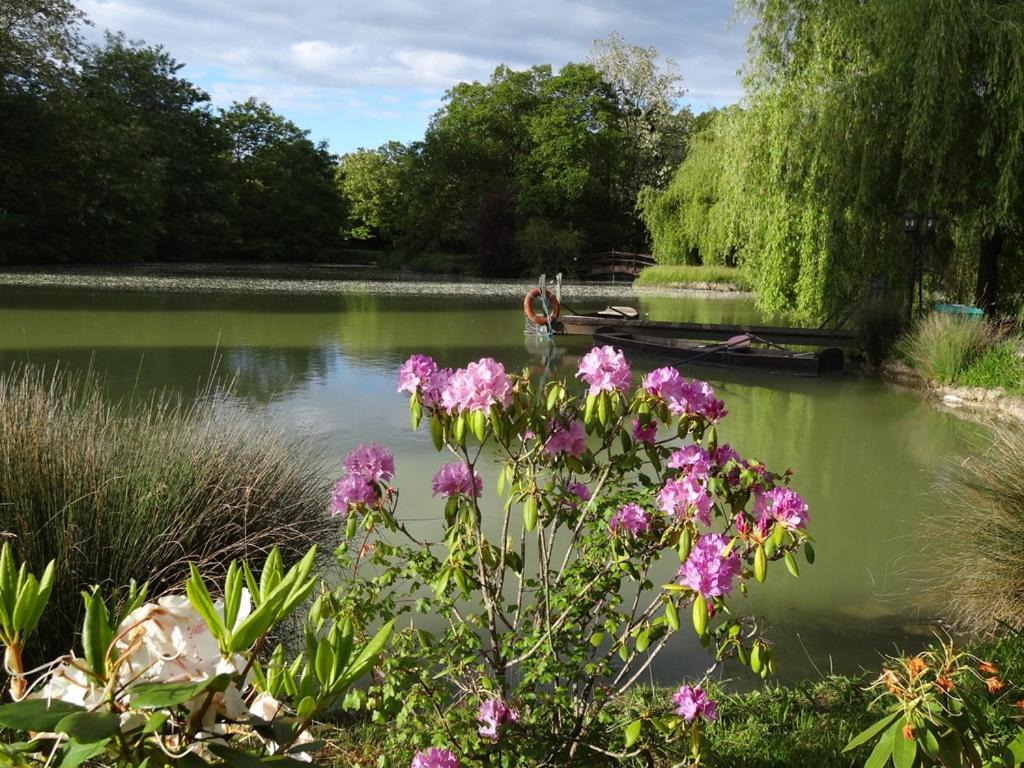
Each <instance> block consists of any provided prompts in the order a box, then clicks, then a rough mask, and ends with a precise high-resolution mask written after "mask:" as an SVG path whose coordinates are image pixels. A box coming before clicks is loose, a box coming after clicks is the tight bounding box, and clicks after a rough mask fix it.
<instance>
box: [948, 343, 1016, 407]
mask: <svg viewBox="0 0 1024 768" xmlns="http://www.w3.org/2000/svg"><path fill="white" fill-rule="evenodd" d="M1019 343H1020V341H1019V340H1018V339H1010V340H1008V341H1004V342H1002V343H1001V344H997V345H996V346H994V347H992V348H991V349H989V350H988V351H987V352H985V354H983V355H982V356H981V357H979V358H978V359H977V360H975V361H974V362H973V363H971V364H970V365H969V366H968V367H967V370H965V371H964V372H963V375H962V376H960V380H959V382H958V383H959V384H963V385H965V386H968V387H986V388H993V387H1002V388H1003V389H1005V390H1006V391H1007V392H1009V393H1010V394H1021V393H1024V358H1022V357H1021V356H1020V352H1019V351H1018V344H1019Z"/></svg>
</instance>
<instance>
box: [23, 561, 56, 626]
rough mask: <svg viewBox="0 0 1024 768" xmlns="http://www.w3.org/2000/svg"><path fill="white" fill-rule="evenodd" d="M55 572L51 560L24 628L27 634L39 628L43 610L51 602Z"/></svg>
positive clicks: (44, 572)
mask: <svg viewBox="0 0 1024 768" xmlns="http://www.w3.org/2000/svg"><path fill="white" fill-rule="evenodd" d="M54 572H55V566H54V561H53V560H51V561H50V562H49V563H47V565H46V568H45V570H43V575H42V577H41V578H40V579H39V584H38V588H37V592H36V599H35V602H34V604H33V610H32V612H31V613H30V614H29V616H28V617H27V619H26V620H25V626H24V627H22V629H23V630H24V631H25V632H31V631H32V630H34V629H35V628H36V627H37V626H39V619H41V618H42V616H43V610H44V609H45V608H46V604H47V603H48V602H49V600H50V592H51V591H53V578H54Z"/></svg>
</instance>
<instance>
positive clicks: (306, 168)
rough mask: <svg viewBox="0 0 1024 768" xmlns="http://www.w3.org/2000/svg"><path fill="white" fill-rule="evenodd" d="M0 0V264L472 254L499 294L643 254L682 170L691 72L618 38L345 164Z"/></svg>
mask: <svg viewBox="0 0 1024 768" xmlns="http://www.w3.org/2000/svg"><path fill="white" fill-rule="evenodd" d="M84 23H87V19H86V18H85V17H84V15H83V14H82V12H81V11H79V10H78V9H77V8H76V7H75V5H74V4H73V3H72V2H70V1H69V0H0V35H2V39H0V261H4V262H9V263H40V262H125V261H146V260H155V261H211V260H219V259H252V260H267V261H285V260H291V261H320V260H333V259H337V258H344V249H345V248H346V247H352V246H356V247H364V248H365V247H371V248H378V249H387V250H398V251H401V252H406V253H421V252H434V251H439V252H448V253H461V254H467V255H469V256H470V257H471V258H472V259H474V260H475V262H476V266H477V268H478V269H479V271H480V272H481V273H483V274H487V275H512V274H519V273H522V272H524V271H525V272H530V271H533V270H535V269H538V268H542V269H549V270H550V269H558V268H563V269H571V268H572V266H573V261H574V259H575V258H576V257H577V256H578V255H579V254H580V253H586V252H588V251H600V250H608V249H611V248H618V249H629V250H639V249H644V248H645V247H646V245H647V234H646V229H645V227H644V225H643V223H642V221H641V220H640V217H639V215H638V213H637V211H636V208H635V203H636V199H637V194H638V193H639V191H640V189H641V188H644V187H661V186H664V184H665V183H667V181H668V179H669V177H670V175H671V172H672V170H673V169H674V168H675V167H676V166H677V165H678V164H679V162H680V161H681V159H682V157H683V156H684V154H685V151H686V146H687V142H688V138H689V135H690V132H691V130H692V128H693V125H694V120H693V116H692V115H691V114H690V112H689V111H688V110H687V109H685V108H684V109H679V108H678V107H677V99H678V96H679V95H680V93H681V91H680V88H679V73H678V70H677V69H676V68H675V66H674V64H673V63H672V62H671V61H668V60H664V59H662V58H661V57H660V56H659V55H658V53H657V51H655V50H654V49H651V48H639V47H636V46H631V45H628V44H626V43H625V41H623V40H622V39H621V38H620V37H618V36H616V35H613V36H612V37H610V38H609V39H608V40H606V41H603V42H601V43H599V44H596V45H595V48H594V51H593V54H592V57H591V60H590V61H588V62H586V63H570V64H566V65H565V66H563V67H562V68H561V69H559V70H555V69H553V68H552V67H551V66H546V65H544V66H535V67H531V68H529V69H526V70H521V71H517V70H514V69H511V68H509V67H505V66H500V67H498V68H497V69H496V70H495V72H494V74H493V75H492V77H491V78H490V80H489V81H487V82H483V83H480V82H473V83H460V84H458V85H456V86H454V87H453V88H451V89H450V90H449V91H448V92H447V93H446V94H445V97H444V100H443V104H442V106H441V108H440V109H439V110H438V111H437V113H436V114H435V115H434V116H433V118H432V119H431V120H430V123H429V125H428V127H427V130H426V133H425V136H424V138H423V140H422V141H416V142H412V143H409V144H400V143H397V142H390V143H387V144H385V145H384V146H382V147H380V148H377V149H361V150H358V151H356V152H352V153H349V154H346V155H344V156H342V157H340V158H338V157H336V156H334V155H332V154H331V153H330V151H329V149H328V147H327V145H326V144H325V143H323V142H320V143H317V142H314V141H313V140H312V139H311V138H310V137H309V135H308V132H306V131H303V130H301V129H300V128H299V127H297V126H296V125H295V124H294V123H292V122H291V121H289V120H287V119H286V118H284V117H282V116H281V115H279V114H277V113H275V112H274V110H273V109H272V108H271V107H270V106H269V105H267V104H264V103H261V102H258V101H256V100H254V99H250V100H248V101H245V102H242V103H235V104H232V105H231V106H230V107H228V108H223V109H214V108H213V106H212V105H211V103H210V97H209V95H208V94H206V93H205V92H203V90H202V89H200V88H199V87H197V86H196V85H195V84H193V83H191V82H189V80H187V79H186V78H185V77H183V76H182V73H181V69H182V66H183V65H182V64H181V63H179V62H177V61H176V60H175V59H174V58H173V57H172V56H171V54H170V53H169V52H168V51H166V50H165V49H164V48H162V47H161V46H159V45H149V44H146V43H143V42H136V41H131V40H128V39H126V38H125V37H124V36H123V35H121V34H110V33H108V34H107V35H106V36H105V39H104V41H103V42H102V43H101V44H98V45H89V44H86V43H85V42H84V40H83V38H82V36H81V34H80V30H81V28H82V25H83V24H84Z"/></svg>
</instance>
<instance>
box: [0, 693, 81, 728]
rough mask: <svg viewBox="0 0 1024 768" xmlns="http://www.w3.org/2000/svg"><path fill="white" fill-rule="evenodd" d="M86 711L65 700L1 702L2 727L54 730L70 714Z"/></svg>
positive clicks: (0, 721)
mask: <svg viewBox="0 0 1024 768" xmlns="http://www.w3.org/2000/svg"><path fill="white" fill-rule="evenodd" d="M85 711H86V710H85V709H84V708H83V707H80V706H78V705H77V704H68V703H67V702H64V701H57V700H54V701H46V700H45V699H25V700H24V701H16V702H14V703H12V704H0V727H2V728H13V729H14V730H16V731H28V730H32V731H52V730H54V729H55V728H56V727H57V723H59V722H60V721H61V720H63V719H64V718H65V717H67V716H68V715H71V714H75V713H81V712H85Z"/></svg>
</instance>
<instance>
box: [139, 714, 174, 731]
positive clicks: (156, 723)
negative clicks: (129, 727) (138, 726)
mask: <svg viewBox="0 0 1024 768" xmlns="http://www.w3.org/2000/svg"><path fill="white" fill-rule="evenodd" d="M169 719H170V715H169V714H168V713H167V712H154V713H153V714H152V715H150V716H149V717H148V718H146V723H145V725H143V726H142V732H143V733H156V732H157V731H159V730H160V729H161V728H163V727H164V723H166V722H167V721H168V720H169Z"/></svg>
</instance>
